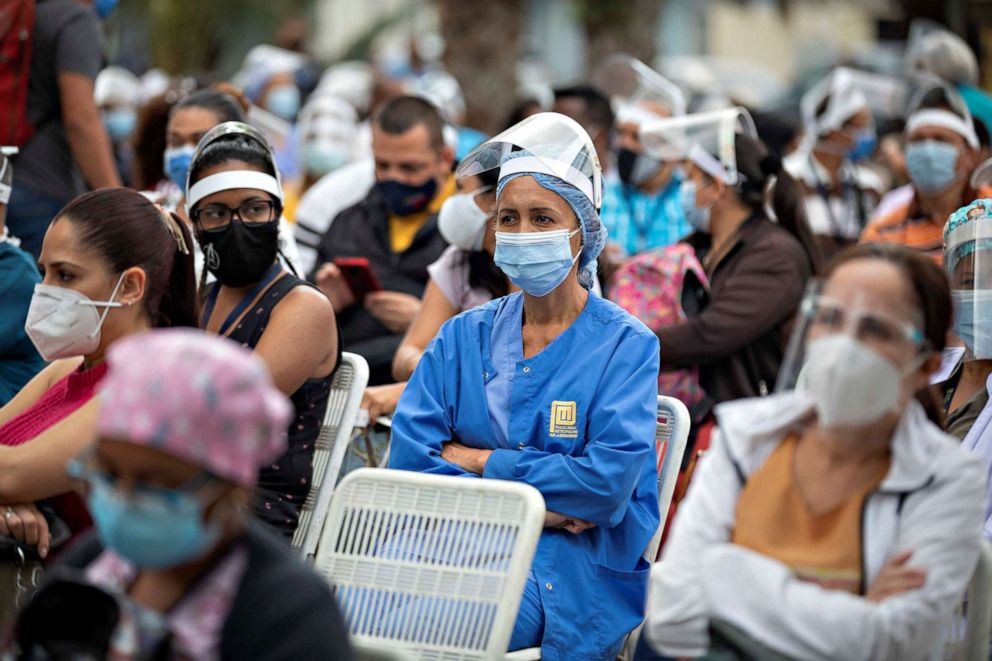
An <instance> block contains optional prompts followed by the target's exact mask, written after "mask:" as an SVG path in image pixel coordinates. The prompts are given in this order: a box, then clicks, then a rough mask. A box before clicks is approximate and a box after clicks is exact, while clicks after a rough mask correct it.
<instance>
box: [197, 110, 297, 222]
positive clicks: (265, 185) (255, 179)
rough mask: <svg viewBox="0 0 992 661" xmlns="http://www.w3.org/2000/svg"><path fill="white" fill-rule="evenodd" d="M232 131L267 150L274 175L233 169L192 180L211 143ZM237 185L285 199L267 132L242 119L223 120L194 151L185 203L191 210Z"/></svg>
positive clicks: (281, 199)
mask: <svg viewBox="0 0 992 661" xmlns="http://www.w3.org/2000/svg"><path fill="white" fill-rule="evenodd" d="M229 135H244V136H246V137H248V138H251V139H252V140H254V141H255V142H257V143H258V144H259V145H261V146H262V147H263V148H264V149H265V151H266V154H267V157H268V160H269V164H270V165H271V166H272V171H273V172H275V176H274V177H273V176H272V175H270V174H268V173H265V172H258V171H257V170H231V171H227V172H220V173H218V174H214V175H211V176H209V177H204V178H201V179H200V180H199V181H197V182H196V183H193V182H192V181H191V178H192V175H193V171H194V170H195V169H196V163H197V161H198V160H199V159H200V156H201V155H202V154H203V151H204V150H205V149H206V148H207V146H208V145H210V144H212V143H214V142H216V141H217V140H219V139H221V138H223V137H225V136H229ZM234 188H257V189H259V190H262V191H265V192H267V193H270V194H271V195H273V196H274V197H275V198H276V199H277V200H278V201H279V204H280V205H281V204H282V201H283V192H282V180H281V178H280V176H279V168H278V167H276V159H275V155H274V154H273V152H272V147H271V146H270V145H269V143H268V141H267V140H266V139H265V136H264V135H262V133H261V132H260V131H258V130H257V129H255V128H254V127H252V126H249V125H248V124H244V123H242V122H224V123H223V124H218V125H217V126H215V127H214V128H212V129H210V130H209V131H207V132H206V133H205V134H203V137H202V138H200V142H199V143H197V145H196V151H194V152H193V159H192V161H191V165H190V167H189V171H188V172H187V175H186V205H187V208H189V210H190V211H192V210H193V208H194V207H196V205H197V203H198V202H199V201H200V200H202V199H203V198H205V197H207V196H208V195H212V194H214V193H216V192H218V191H222V190H231V189H234Z"/></svg>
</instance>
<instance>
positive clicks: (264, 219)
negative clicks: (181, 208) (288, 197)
mask: <svg viewBox="0 0 992 661" xmlns="http://www.w3.org/2000/svg"><path fill="white" fill-rule="evenodd" d="M275 211H276V203H275V202H273V201H272V200H249V201H247V202H245V203H244V204H242V205H241V206H239V207H237V208H236V209H235V208H231V207H229V206H227V205H226V204H208V205H206V206H202V207H199V208H197V209H194V210H193V213H192V216H193V221H194V222H196V223H197V224H199V225H200V226H201V227H202V228H203V229H205V230H212V229H220V228H222V227H226V226H227V225H228V224H230V222H231V221H232V220H234V219H235V218H237V219H238V220H240V221H241V222H242V223H244V224H245V225H262V224H264V223H268V222H271V221H272V220H274V219H275V215H276V214H275Z"/></svg>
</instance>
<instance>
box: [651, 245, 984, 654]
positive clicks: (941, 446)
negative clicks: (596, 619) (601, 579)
mask: <svg viewBox="0 0 992 661" xmlns="http://www.w3.org/2000/svg"><path fill="white" fill-rule="evenodd" d="M802 309H803V312H804V315H803V317H802V319H800V320H799V321H798V322H797V332H798V333H800V334H801V335H805V337H806V341H805V342H803V341H802V337H801V336H800V337H794V338H793V340H794V343H793V346H796V347H803V346H805V352H806V358H807V360H805V361H803V360H801V359H798V357H797V360H795V361H794V362H793V364H795V365H803V368H802V371H801V372H800V381H801V382H802V383H803V384H804V385H803V386H802V387H799V388H797V389H796V390H794V391H788V392H782V393H779V394H776V395H773V396H770V397H767V398H764V399H760V400H758V399H748V400H742V401H739V402H732V403H729V404H724V405H721V406H719V407H717V409H716V417H717V425H718V429H719V431H718V433H717V435H716V438H715V440H714V445H713V448H712V449H711V450H710V452H709V453H708V454H707V455H706V456H705V457H704V458H703V459H702V460H701V463H700V468H699V471H698V474H697V476H696V478H695V480H694V481H693V484H692V486H690V488H689V495H688V497H687V499H686V500H685V501H684V502H683V503H682V506H681V508H680V510H679V512H678V514H677V516H676V518H675V523H674V526H673V529H672V535H671V538H670V539H669V541H668V545H667V546H666V548H665V552H664V555H663V556H662V559H661V561H660V562H659V563H658V564H656V565H655V566H654V567H653V568H652V573H651V590H650V594H649V597H648V613H647V620H646V624H645V629H644V633H645V638H646V640H647V642H648V644H649V645H650V647H651V648H653V649H654V650H655V651H656V652H659V653H661V654H666V655H670V656H677V657H693V656H698V655H701V654H704V653H705V652H707V650H708V649H710V648H711V647H719V646H720V645H721V644H724V643H721V642H720V641H721V640H722V641H727V640H734V641H735V644H732V645H731V646H732V647H737V648H738V649H740V648H741V647H742V646H744V645H745V644H746V645H750V646H753V647H757V648H759V649H761V650H762V651H761V652H753V651H752V652H751V656H757V658H768V656H769V655H770V654H775V655H778V656H785V657H788V658H796V659H852V660H853V659H866V660H867V659H919V658H924V657H926V656H927V655H928V653H929V652H930V650H931V649H932V648H933V647H934V646H935V645H937V644H939V643H940V642H941V641H940V636H939V635H938V634H939V632H940V629H941V627H942V625H943V624H944V622H946V621H947V619H948V618H949V617H950V615H951V612H952V610H953V609H954V607H955V606H956V605H957V603H958V602H959V601H960V599H961V597H962V594H963V593H964V590H965V586H966V585H967V583H968V580H969V579H970V577H971V574H972V571H973V570H974V568H975V563H976V560H977V557H978V553H979V549H980V544H981V520H982V512H983V509H984V492H985V486H984V480H983V471H982V467H981V465H980V462H979V461H978V460H977V459H976V458H975V457H973V456H971V455H969V454H968V453H967V452H966V451H965V450H963V449H962V448H961V447H960V446H959V445H958V443H957V442H954V441H953V439H952V438H951V437H950V436H948V435H947V434H946V433H944V432H943V431H942V430H941V428H940V426H939V419H940V405H939V403H938V402H937V401H936V400H935V398H934V397H933V395H932V394H931V391H930V390H929V389H928V380H929V377H930V374H931V372H933V371H934V370H935V369H936V368H937V367H938V366H939V364H940V351H941V349H943V347H944V339H945V336H946V334H947V331H948V328H949V326H950V320H951V297H950V291H949V289H948V285H947V279H946V278H945V277H944V274H943V272H942V271H941V270H940V268H939V267H938V266H936V265H935V264H934V263H933V262H932V261H930V260H929V259H928V258H927V257H925V256H923V255H922V254H920V253H917V252H914V251H911V250H909V249H907V248H904V247H901V246H894V245H891V244H885V245H862V246H857V247H855V248H851V249H849V250H847V251H846V252H844V253H841V255H840V256H839V257H838V259H837V261H835V262H834V263H833V264H832V266H831V268H830V269H829V270H828V271H827V276H826V281H825V283H824V285H823V287H822V292H821V293H820V294H819V295H816V296H813V295H811V296H810V298H808V299H807V300H806V301H804V304H803V308H802ZM802 327H805V333H803V332H802V330H803V328H802ZM914 395H915V397H914ZM714 632H716V633H714Z"/></svg>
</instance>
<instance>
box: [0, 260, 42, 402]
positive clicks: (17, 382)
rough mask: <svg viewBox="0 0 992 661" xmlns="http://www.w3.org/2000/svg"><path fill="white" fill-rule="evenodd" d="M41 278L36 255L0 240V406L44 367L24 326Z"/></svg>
mask: <svg viewBox="0 0 992 661" xmlns="http://www.w3.org/2000/svg"><path fill="white" fill-rule="evenodd" d="M40 282H41V276H40V275H39V274H38V267H37V266H35V263H34V258H32V257H31V255H30V254H29V253H27V252H25V251H23V250H21V249H20V248H18V247H16V246H14V245H13V244H11V243H9V242H8V241H0V406H3V405H4V404H6V403H7V402H9V401H10V400H11V399H13V398H14V395H16V394H17V393H18V391H19V390H20V389H21V388H23V387H24V386H25V385H26V384H27V383H28V381H30V380H31V379H33V378H34V375H35V374H37V373H38V372H40V371H41V370H42V369H44V367H45V361H44V360H42V358H41V356H39V355H38V351H37V350H36V349H35V348H34V344H32V343H31V340H30V339H28V335H27V332H25V330H24V322H25V321H26V320H27V316H28V307H29V306H30V304H31V297H32V295H33V294H34V286H35V285H36V284H38V283H40Z"/></svg>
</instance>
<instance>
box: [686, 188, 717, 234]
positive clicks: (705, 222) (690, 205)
mask: <svg viewBox="0 0 992 661" xmlns="http://www.w3.org/2000/svg"><path fill="white" fill-rule="evenodd" d="M696 190H697V188H696V182H694V181H692V180H691V179H686V180H685V181H683V182H682V187H681V188H680V189H679V203H680V204H681V205H682V214H683V215H684V216H685V220H686V222H688V223H689V224H690V225H692V227H693V229H695V230H696V231H697V232H702V233H703V234H709V233H710V209H709V207H704V208H701V207H699V206H697V205H696Z"/></svg>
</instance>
